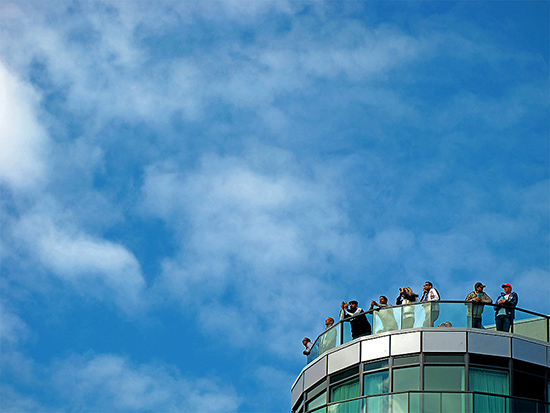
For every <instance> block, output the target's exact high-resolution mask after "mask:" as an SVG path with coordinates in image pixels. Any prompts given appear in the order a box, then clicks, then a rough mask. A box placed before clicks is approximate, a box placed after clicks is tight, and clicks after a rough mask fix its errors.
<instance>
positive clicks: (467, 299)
mask: <svg viewBox="0 0 550 413" xmlns="http://www.w3.org/2000/svg"><path fill="white" fill-rule="evenodd" d="M474 298H476V292H475V291H472V292H471V293H468V295H467V296H466V298H465V299H464V301H474Z"/></svg>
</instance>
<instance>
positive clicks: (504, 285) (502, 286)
mask: <svg viewBox="0 0 550 413" xmlns="http://www.w3.org/2000/svg"><path fill="white" fill-rule="evenodd" d="M504 287H510V288H512V286H511V285H510V284H508V283H506V284H502V285H501V286H500V288H504Z"/></svg>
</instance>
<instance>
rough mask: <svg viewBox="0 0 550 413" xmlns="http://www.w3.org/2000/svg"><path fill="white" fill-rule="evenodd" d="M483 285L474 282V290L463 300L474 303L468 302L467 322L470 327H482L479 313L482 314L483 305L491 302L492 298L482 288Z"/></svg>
mask: <svg viewBox="0 0 550 413" xmlns="http://www.w3.org/2000/svg"><path fill="white" fill-rule="evenodd" d="M484 288H485V285H483V284H482V283H480V282H479V281H478V282H476V284H475V285H474V291H472V292H471V293H469V294H468V295H467V296H466V298H465V299H464V301H473V302H474V303H472V304H468V310H467V316H468V322H469V324H470V325H471V327H472V328H483V326H482V325H481V314H483V305H484V304H491V303H492V302H493V300H492V299H491V297H489V296H488V295H487V294H486V293H485V292H484V291H483V289H484Z"/></svg>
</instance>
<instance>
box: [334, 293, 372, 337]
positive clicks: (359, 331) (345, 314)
mask: <svg viewBox="0 0 550 413" xmlns="http://www.w3.org/2000/svg"><path fill="white" fill-rule="evenodd" d="M358 306H359V303H358V302H357V301H350V302H349V303H346V302H344V301H342V304H341V307H342V309H341V310H340V320H345V319H348V318H349V319H350V320H349V322H350V325H351V337H352V338H354V339H355V338H357V337H361V336H368V335H370V334H371V332H372V327H371V325H370V323H369V320H367V316H366V315H365V313H364V311H363V309H362V308H359V307H358Z"/></svg>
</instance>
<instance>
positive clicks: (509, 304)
mask: <svg viewBox="0 0 550 413" xmlns="http://www.w3.org/2000/svg"><path fill="white" fill-rule="evenodd" d="M501 287H502V289H503V290H504V292H503V293H500V297H499V298H497V300H496V303H495V304H497V306H496V307H495V324H496V327H497V331H506V332H509V331H510V326H512V325H513V324H512V323H513V322H514V308H515V307H516V305H518V295H517V294H516V293H514V292H512V286H511V285H510V284H508V283H507V284H502V286H501ZM513 331H514V329H513V328H512V332H513Z"/></svg>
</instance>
